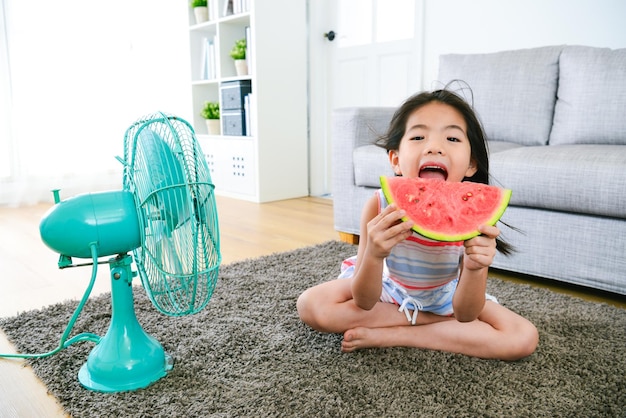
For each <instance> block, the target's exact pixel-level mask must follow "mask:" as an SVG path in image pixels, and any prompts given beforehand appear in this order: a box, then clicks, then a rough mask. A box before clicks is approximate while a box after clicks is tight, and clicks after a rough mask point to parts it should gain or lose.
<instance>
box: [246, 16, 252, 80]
mask: <svg viewBox="0 0 626 418" xmlns="http://www.w3.org/2000/svg"><path fill="white" fill-rule="evenodd" d="M250 42H252V32H251V30H250V26H246V62H247V63H248V74H252V68H251V67H252V66H251V65H250V64H251V63H252V55H251V54H250V51H251V50H252V49H251V48H250Z"/></svg>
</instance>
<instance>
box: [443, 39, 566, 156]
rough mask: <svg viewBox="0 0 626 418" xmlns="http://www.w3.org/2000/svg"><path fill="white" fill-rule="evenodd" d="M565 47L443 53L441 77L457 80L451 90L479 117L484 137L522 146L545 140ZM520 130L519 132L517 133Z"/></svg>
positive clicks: (447, 81) (550, 124)
mask: <svg viewBox="0 0 626 418" xmlns="http://www.w3.org/2000/svg"><path fill="white" fill-rule="evenodd" d="M562 50H563V46H546V47H540V48H530V49H520V50H515V51H502V52H495V53H489V54H445V55H442V56H441V57H440V58H439V81H440V82H442V83H443V84H444V85H447V84H448V83H450V82H452V81H454V80H461V81H464V82H465V83H467V84H468V85H469V88H470V89H471V92H469V91H467V89H465V90H463V89H462V88H461V87H462V85H459V84H458V83H453V84H452V85H450V87H449V88H450V89H451V90H454V91H457V92H458V93H459V94H462V95H464V96H465V97H466V100H467V101H468V102H469V103H471V104H472V105H473V106H474V109H476V112H477V113H478V116H479V117H480V119H481V121H482V123H483V126H484V127H485V131H486V134H487V138H489V139H491V140H494V141H507V142H516V143H518V144H520V145H545V144H547V143H548V138H549V136H550V129H551V128H552V116H553V115H554V103H555V101H556V91H557V84H558V83H557V80H558V73H559V55H560V53H561V51H562ZM520 133H523V134H521V135H520Z"/></svg>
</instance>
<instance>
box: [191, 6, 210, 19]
mask: <svg viewBox="0 0 626 418" xmlns="http://www.w3.org/2000/svg"><path fill="white" fill-rule="evenodd" d="M193 14H194V15H195V16H196V23H203V22H206V21H207V20H209V8H208V7H194V8H193Z"/></svg>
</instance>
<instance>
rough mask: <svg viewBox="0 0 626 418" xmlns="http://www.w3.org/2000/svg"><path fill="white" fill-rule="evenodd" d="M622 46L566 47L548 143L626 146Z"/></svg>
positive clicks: (624, 55)
mask: <svg viewBox="0 0 626 418" xmlns="http://www.w3.org/2000/svg"><path fill="white" fill-rule="evenodd" d="M625 109H626V48H623V49H609V48H593V47H588V46H568V47H566V48H565V49H563V52H562V54H561V59H560V77H559V88H558V99H557V102H556V107H555V113H554V126H553V127H552V133H551V134H550V145H565V144H620V145H626V111H625Z"/></svg>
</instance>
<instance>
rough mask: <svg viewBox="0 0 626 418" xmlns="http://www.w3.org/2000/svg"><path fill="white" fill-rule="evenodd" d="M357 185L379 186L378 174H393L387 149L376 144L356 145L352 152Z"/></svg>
mask: <svg viewBox="0 0 626 418" xmlns="http://www.w3.org/2000/svg"><path fill="white" fill-rule="evenodd" d="M352 158H353V160H354V182H355V183H356V185H357V186H365V187H377V188H378V187H380V176H382V175H385V176H393V170H392V169H391V164H390V163H389V158H388V157H387V151H386V150H385V149H384V148H381V147H379V146H376V145H365V146H362V147H357V148H355V149H354V151H353V153H352Z"/></svg>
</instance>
